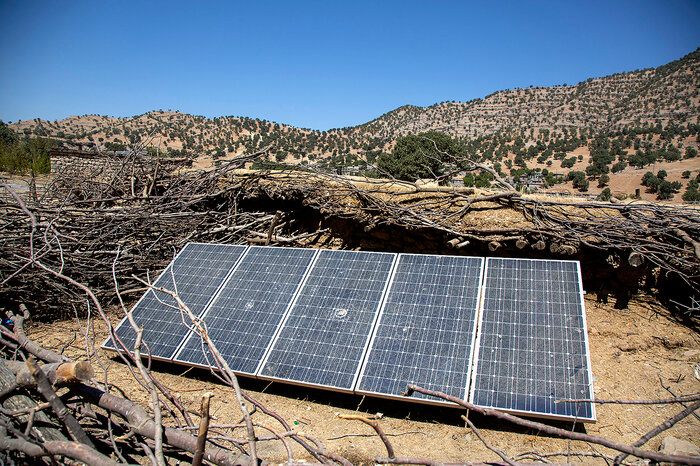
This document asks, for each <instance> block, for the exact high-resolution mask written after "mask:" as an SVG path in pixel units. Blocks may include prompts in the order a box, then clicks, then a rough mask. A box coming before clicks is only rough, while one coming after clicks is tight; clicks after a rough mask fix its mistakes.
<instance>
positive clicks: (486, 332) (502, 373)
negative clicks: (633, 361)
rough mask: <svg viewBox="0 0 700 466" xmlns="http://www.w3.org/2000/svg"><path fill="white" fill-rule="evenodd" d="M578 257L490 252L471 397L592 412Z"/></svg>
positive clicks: (541, 411)
mask: <svg viewBox="0 0 700 466" xmlns="http://www.w3.org/2000/svg"><path fill="white" fill-rule="evenodd" d="M582 298H583V290H582V289H581V277H580V271H579V268H578V262H569V261H538V260H525V259H493V258H489V259H488V262H487V266H486V278H485V282H484V303H483V311H482V317H481V328H480V330H479V336H478V340H479V342H478V349H477V354H476V358H475V359H476V366H475V369H474V375H473V383H472V394H471V401H472V402H473V403H474V404H476V405H479V406H484V407H491V408H499V409H504V410H509V411H516V412H522V413H530V414H537V415H548V416H553V417H574V418H578V419H582V420H594V419H595V411H594V408H593V405H592V403H555V401H556V400H561V399H591V398H592V397H593V392H592V385H591V376H590V361H589V359H588V354H589V353H588V340H587V336H586V323H585V310H584V307H583V299H582Z"/></svg>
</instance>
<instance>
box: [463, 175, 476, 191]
mask: <svg viewBox="0 0 700 466" xmlns="http://www.w3.org/2000/svg"><path fill="white" fill-rule="evenodd" d="M463 181H464V186H466V187H467V188H471V187H472V186H474V175H472V174H471V173H467V174H466V175H464V178H463Z"/></svg>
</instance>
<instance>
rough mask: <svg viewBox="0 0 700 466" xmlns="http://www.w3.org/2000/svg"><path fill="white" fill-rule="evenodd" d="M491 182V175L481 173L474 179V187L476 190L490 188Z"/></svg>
mask: <svg viewBox="0 0 700 466" xmlns="http://www.w3.org/2000/svg"><path fill="white" fill-rule="evenodd" d="M491 180H493V175H492V174H491V173H489V172H486V171H482V172H481V173H479V174H478V175H477V177H476V178H475V179H474V185H475V186H476V187H477V188H488V187H489V186H491Z"/></svg>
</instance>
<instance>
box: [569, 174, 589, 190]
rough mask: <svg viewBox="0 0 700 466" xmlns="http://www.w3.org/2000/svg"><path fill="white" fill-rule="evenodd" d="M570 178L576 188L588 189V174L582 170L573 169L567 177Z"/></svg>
mask: <svg viewBox="0 0 700 466" xmlns="http://www.w3.org/2000/svg"><path fill="white" fill-rule="evenodd" d="M566 178H567V179H568V180H571V181H573V185H574V188H576V189H578V190H580V191H588V186H589V185H590V183H589V182H588V180H587V179H586V174H585V173H584V172H582V171H571V172H569V174H568V175H567V177H566Z"/></svg>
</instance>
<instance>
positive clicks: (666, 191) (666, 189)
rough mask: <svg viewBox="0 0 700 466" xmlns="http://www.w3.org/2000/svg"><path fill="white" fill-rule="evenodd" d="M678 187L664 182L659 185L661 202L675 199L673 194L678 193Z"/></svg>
mask: <svg viewBox="0 0 700 466" xmlns="http://www.w3.org/2000/svg"><path fill="white" fill-rule="evenodd" d="M675 188H676V186H674V185H673V183H671V182H670V181H666V180H664V181H662V182H661V183H660V184H659V194H658V196H657V197H658V198H659V199H661V200H667V199H673V194H674V193H675V192H676V189H675Z"/></svg>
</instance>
